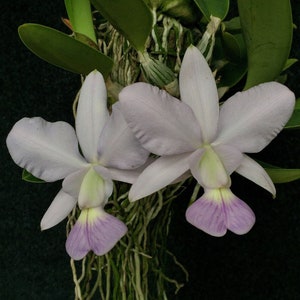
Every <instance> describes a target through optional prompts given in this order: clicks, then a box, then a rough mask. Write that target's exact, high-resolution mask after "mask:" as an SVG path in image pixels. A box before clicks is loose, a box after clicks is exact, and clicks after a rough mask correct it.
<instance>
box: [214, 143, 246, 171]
mask: <svg viewBox="0 0 300 300" xmlns="http://www.w3.org/2000/svg"><path fill="white" fill-rule="evenodd" d="M213 149H214V151H215V152H216V154H217V155H218V157H219V158H220V160H221V161H222V163H223V165H224V168H225V170H226V172H227V174H228V175H231V174H232V173H233V172H234V171H235V170H236V169H237V168H238V166H239V165H240V164H241V162H242V160H243V157H244V156H243V154H242V153H241V152H240V151H239V150H238V149H237V148H234V147H231V146H228V145H218V146H215V147H213Z"/></svg>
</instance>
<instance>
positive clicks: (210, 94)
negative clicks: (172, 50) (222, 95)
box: [179, 46, 219, 143]
mask: <svg viewBox="0 0 300 300" xmlns="http://www.w3.org/2000/svg"><path fill="white" fill-rule="evenodd" d="M179 75H180V76H179V84H180V95H181V100H182V101H183V102H185V103H186V104H188V105H189V106H190V107H191V108H192V109H193V111H194V113H195V115H196V118H197V120H198V122H199V124H200V127H201V133H202V137H203V140H204V142H206V143H209V142H211V141H212V140H213V138H214V137H215V135H216V132H217V124H218V116H219V98H218V91H217V87H216V83H215V79H214V77H213V75H212V72H211V69H210V68H209V66H208V64H207V62H206V60H205V58H204V57H203V55H202V54H201V52H200V51H199V50H198V49H197V48H196V47H194V46H190V47H189V48H187V50H186V52H185V55H184V58H183V61H182V65H181V69H180V74H179Z"/></svg>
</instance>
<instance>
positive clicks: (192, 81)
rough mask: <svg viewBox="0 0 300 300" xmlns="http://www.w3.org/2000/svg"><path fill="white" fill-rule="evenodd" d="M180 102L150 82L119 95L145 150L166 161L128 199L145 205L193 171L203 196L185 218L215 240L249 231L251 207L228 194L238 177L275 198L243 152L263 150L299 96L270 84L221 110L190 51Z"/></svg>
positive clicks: (208, 75) (208, 77) (203, 67)
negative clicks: (235, 175)
mask: <svg viewBox="0 0 300 300" xmlns="http://www.w3.org/2000/svg"><path fill="white" fill-rule="evenodd" d="M179 86H180V94H181V101H179V100H178V99H176V98H174V97H172V96H171V95H169V94H168V93H166V92H165V91H163V90H159V89H158V88H157V87H154V86H152V85H150V84H146V83H135V84H132V85H131V86H128V87H125V88H124V89H123V90H122V92H121V93H120V95H119V99H120V102H121V110H122V113H123V114H124V117H125V119H126V121H127V122H128V124H129V127H130V128H131V129H132V130H133V132H134V134H135V135H136V137H137V138H138V139H139V141H140V142H141V144H142V145H143V147H144V148H146V149H147V150H149V151H150V152H152V153H154V154H156V155H159V156H161V157H160V158H158V159H157V160H156V161H155V162H154V163H152V164H151V165H150V166H148V167H147V168H146V169H145V170H144V171H143V172H142V173H141V175H140V176H139V178H138V179H137V181H136V182H135V183H134V184H133V185H132V187H131V190H130V192H129V198H130V200H131V201H135V200H138V199H141V198H143V197H145V196H147V195H149V194H152V193H154V192H156V191H158V190H159V189H161V188H163V187H165V186H167V185H168V184H170V183H172V182H173V181H174V180H176V178H178V177H179V176H181V175H182V174H184V173H186V172H188V171H190V172H191V173H192V175H193V177H194V178H195V179H196V180H197V181H198V183H199V184H200V185H201V186H202V187H203V188H204V194H203V196H202V197H200V199H198V200H196V201H195V202H194V203H193V204H192V205H191V206H190V207H189V208H188V209H187V212H186V218H187V221H188V222H190V223H191V224H192V225H194V226H196V227H197V228H199V229H201V230H203V231H204V232H206V233H208V234H210V235H213V236H223V235H224V234H225V233H226V231H227V229H229V230H230V231H232V232H234V233H236V234H244V233H247V232H248V231H249V230H250V229H251V228H252V226H253V224H254V223H255V215H254V213H253V212H252V210H251V208H250V207H249V206H248V205H247V204H246V203H244V202H243V201H242V200H240V199H239V198H238V197H236V196H235V195H234V194H233V193H232V192H231V190H230V186H231V179H230V175H231V174H232V173H233V172H234V171H235V172H237V173H239V174H240V175H242V176H244V177H246V178H248V179H249V180H252V181H253V182H255V183H256V184H258V185H260V186H261V187H263V188H265V189H266V190H268V191H269V192H271V193H272V194H273V195H275V187H274V184H273V183H272V181H271V179H270V177H269V176H268V174H267V173H266V172H265V170H264V169H263V168H262V167H261V166H260V165H259V164H258V163H256V162H255V161H254V160H253V159H251V158H250V157H249V156H247V155H246V154H244V153H256V152H259V151H261V150H262V149H263V148H264V147H266V146H267V145H268V144H269V143H270V142H271V140H272V139H273V138H274V137H275V136H276V135H277V134H278V132H279V131H280V130H281V129H282V128H283V126H284V125H285V123H286V122H287V121H288V119H289V118H290V116H291V114H292V111H293V107H294V104H295V97H294V94H293V93H292V92H291V91H290V90H289V89H288V88H286V87H285V86H283V85H281V84H279V83H276V82H269V83H264V84H261V85H258V86H256V87H253V88H251V89H249V90H247V91H244V92H239V93H237V94H235V95H234V96H232V97H231V98H229V99H228V100H227V101H225V103H224V104H223V105H222V106H221V108H220V109H219V100H218V93H217V88H216V84H215V80H214V77H213V75H212V72H211V70H210V68H209V66H208V64H207V62H206V60H205V59H204V57H203V56H202V54H201V53H200V52H199V51H198V50H197V49H196V48H195V47H194V46H190V47H189V48H188V49H187V51H186V53H185V56H184V58H183V61H182V66H181V70H180V76H179Z"/></svg>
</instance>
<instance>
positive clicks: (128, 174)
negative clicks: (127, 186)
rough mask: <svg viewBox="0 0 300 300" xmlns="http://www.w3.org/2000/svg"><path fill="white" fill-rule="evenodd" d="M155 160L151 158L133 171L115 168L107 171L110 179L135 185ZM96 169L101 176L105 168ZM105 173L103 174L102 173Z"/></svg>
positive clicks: (96, 167) (98, 167) (97, 167)
mask: <svg viewBox="0 0 300 300" xmlns="http://www.w3.org/2000/svg"><path fill="white" fill-rule="evenodd" d="M154 160H155V159H154V158H152V157H149V158H148V159H147V161H146V163H144V164H143V165H142V166H140V167H138V168H136V169H133V170H121V169H115V168H109V169H107V171H108V173H109V177H110V178H111V179H112V180H117V181H122V182H126V183H131V184H132V183H134V182H135V181H136V180H137V178H138V177H139V176H140V174H141V173H142V172H143V171H144V170H145V168H146V167H148V166H149V165H150V164H151V163H153V162H154ZM94 169H95V170H96V172H98V173H99V174H101V172H102V169H103V167H101V166H95V167H94ZM102 173H103V172H102Z"/></svg>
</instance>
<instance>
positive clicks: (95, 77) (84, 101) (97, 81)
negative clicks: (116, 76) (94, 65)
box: [76, 71, 109, 162]
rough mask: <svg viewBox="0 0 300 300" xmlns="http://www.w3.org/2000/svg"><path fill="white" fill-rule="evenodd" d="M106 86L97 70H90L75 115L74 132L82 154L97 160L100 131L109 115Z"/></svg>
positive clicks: (91, 159) (91, 160)
mask: <svg viewBox="0 0 300 300" xmlns="http://www.w3.org/2000/svg"><path fill="white" fill-rule="evenodd" d="M106 99H107V95H106V87H105V82H104V79H103V76H102V75H101V73H99V72H98V71H93V72H91V73H90V74H89V75H88V76H87V77H86V79H85V81H84V82H83V84H82V87H81V91H80V96H79V101H78V107H77V115H76V133H77V136H78V140H79V143H80V146H81V150H82V152H83V154H84V156H85V157H86V158H87V160H88V161H89V162H94V161H96V160H97V146H98V141H99V137H100V133H101V131H102V129H103V127H104V125H105V123H106V121H107V119H108V117H109V113H108V109H107V106H106Z"/></svg>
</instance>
